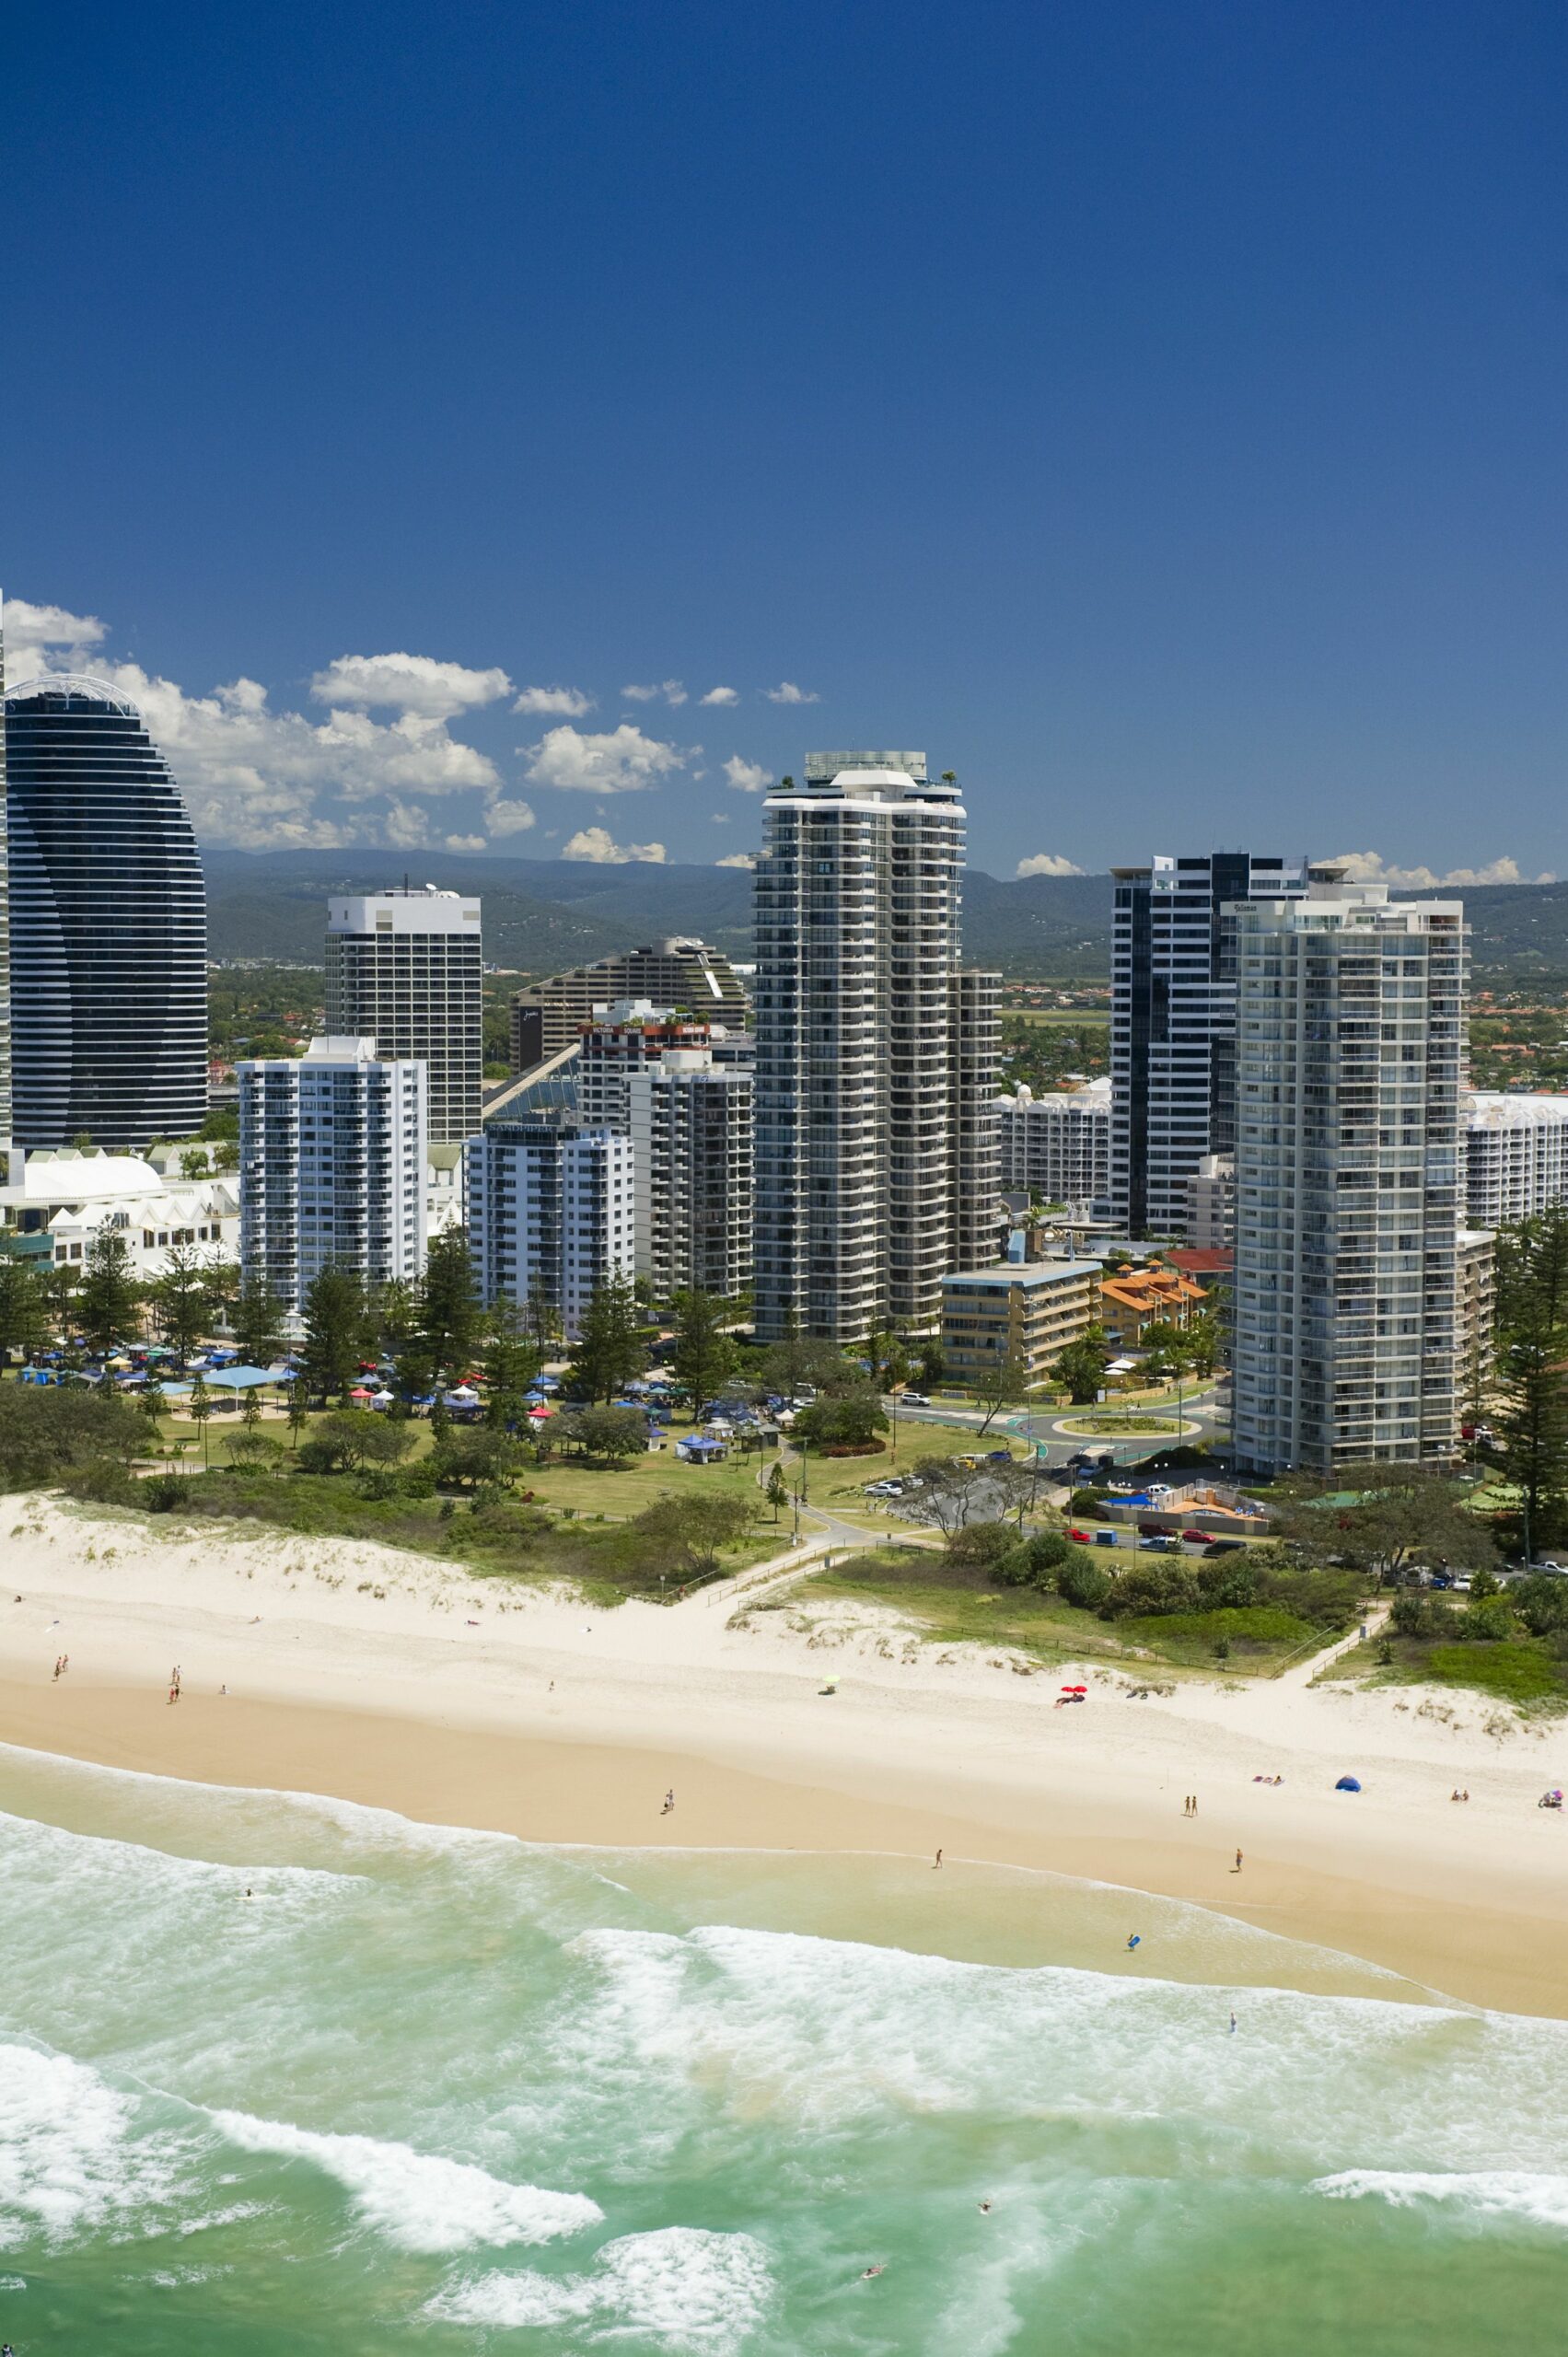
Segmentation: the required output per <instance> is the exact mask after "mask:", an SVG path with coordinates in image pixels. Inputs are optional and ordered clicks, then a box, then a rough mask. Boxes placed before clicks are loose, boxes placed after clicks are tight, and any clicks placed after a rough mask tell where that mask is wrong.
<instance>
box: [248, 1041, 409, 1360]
mask: <svg viewBox="0 0 1568 2357" xmlns="http://www.w3.org/2000/svg"><path fill="white" fill-rule="evenodd" d="M236 1074H237V1077H238V1084H239V1167H240V1182H239V1190H240V1260H241V1264H242V1266H243V1268H244V1270H245V1271H246V1274H247V1275H248V1276H250V1275H257V1276H260V1277H261V1278H262V1279H263V1280H264V1281H265V1283H267V1284H268V1285H269V1286H270V1287H271V1288H272V1291H273V1295H275V1297H276V1298H277V1300H278V1301H279V1302H281V1303H282V1304H283V1306H285V1309H286V1310H288V1311H290V1312H292V1313H294V1314H296V1315H297V1314H298V1313H299V1312H301V1311H302V1310H303V1309H304V1306H305V1297H306V1295H307V1294H308V1291H309V1289H310V1285H311V1283H312V1280H313V1279H314V1278H316V1277H317V1276H318V1275H319V1273H320V1271H322V1270H323V1269H324V1268H326V1267H328V1266H329V1265H331V1266H332V1267H335V1268H340V1269H344V1270H347V1271H352V1272H353V1274H354V1275H355V1276H357V1277H358V1278H359V1279H360V1281H361V1282H362V1283H364V1284H366V1285H367V1286H374V1285H379V1284H385V1283H389V1281H391V1280H392V1279H394V1278H398V1279H404V1280H408V1281H412V1279H414V1278H415V1277H417V1276H419V1275H420V1274H421V1272H422V1271H423V1270H424V1248H425V1240H426V1216H427V1214H426V1210H425V1202H426V1185H427V1172H426V1167H425V1147H426V1133H425V1075H424V1064H423V1063H421V1062H418V1061H416V1060H415V1059H413V1058H412V1057H389V1056H378V1055H377V1052H376V1042H375V1040H374V1039H339V1038H337V1037H335V1036H333V1035H332V1034H330V1033H329V1034H327V1035H325V1036H323V1037H320V1038H318V1039H312V1040H311V1042H310V1044H309V1046H308V1048H307V1050H306V1051H305V1053H304V1055H302V1056H297V1057H296V1056H261V1057H257V1058H255V1059H254V1060H252V1061H249V1062H244V1063H241V1064H238V1065H237V1066H236Z"/></svg>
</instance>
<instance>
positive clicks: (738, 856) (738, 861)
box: [714, 851, 757, 867]
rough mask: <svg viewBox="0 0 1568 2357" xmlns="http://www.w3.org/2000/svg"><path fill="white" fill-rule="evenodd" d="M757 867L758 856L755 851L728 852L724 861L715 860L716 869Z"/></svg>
mask: <svg viewBox="0 0 1568 2357" xmlns="http://www.w3.org/2000/svg"><path fill="white" fill-rule="evenodd" d="M756 865H757V854H756V853H755V852H754V851H730V852H726V853H725V855H724V857H723V858H722V859H715V860H714V866H715V867H755V866H756Z"/></svg>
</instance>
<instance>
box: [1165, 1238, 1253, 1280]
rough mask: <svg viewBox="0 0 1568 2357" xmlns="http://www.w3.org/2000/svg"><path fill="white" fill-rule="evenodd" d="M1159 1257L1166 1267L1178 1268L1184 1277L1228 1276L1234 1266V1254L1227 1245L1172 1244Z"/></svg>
mask: <svg viewBox="0 0 1568 2357" xmlns="http://www.w3.org/2000/svg"><path fill="white" fill-rule="evenodd" d="M1160 1259H1161V1260H1164V1261H1165V1262H1166V1264H1167V1267H1169V1268H1172V1269H1179V1270H1180V1271H1181V1274H1182V1275H1183V1276H1184V1277H1228V1276H1229V1275H1230V1273H1231V1271H1232V1270H1233V1269H1234V1268H1235V1266H1236V1254H1235V1253H1234V1252H1233V1251H1232V1250H1231V1248H1230V1247H1229V1246H1228V1245H1225V1246H1223V1247H1221V1246H1219V1245H1214V1246H1209V1245H1197V1244H1173V1245H1172V1246H1171V1248H1170V1249H1169V1251H1168V1252H1162V1253H1161V1254H1160Z"/></svg>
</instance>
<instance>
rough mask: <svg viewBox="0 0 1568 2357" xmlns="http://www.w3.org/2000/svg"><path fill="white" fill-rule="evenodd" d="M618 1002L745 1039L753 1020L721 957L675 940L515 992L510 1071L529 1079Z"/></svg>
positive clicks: (679, 937) (702, 945) (741, 987)
mask: <svg viewBox="0 0 1568 2357" xmlns="http://www.w3.org/2000/svg"><path fill="white" fill-rule="evenodd" d="M620 999H648V1000H651V1001H652V1003H653V1004H655V1005H656V1006H665V1007H670V1008H672V1009H675V1010H677V1011H678V1012H679V1014H680V1015H682V1016H686V1017H687V1018H688V1019H690V1020H691V1021H694V1022H703V1021H708V1022H715V1023H723V1024H724V1025H725V1026H726V1028H729V1029H732V1030H737V1031H744V1030H745V1029H746V1028H747V1026H748V1024H749V1021H750V1016H751V1004H750V1001H749V998H748V997H747V994H746V987H745V984H744V983H743V982H742V981H741V980H740V978H739V976H738V974H737V973H736V971H735V969H734V967H733V966H732V965H731V964H730V962H729V959H728V958H726V956H725V954H724V951H723V950H722V949H714V948H713V947H712V946H710V944H709V943H707V942H705V941H698V940H696V939H694V938H693V937H692V936H691V935H686V934H672V935H669V936H668V938H667V939H665V940H663V941H654V942H649V943H648V944H647V945H646V946H645V947H644V948H642V949H628V950H625V951H623V952H622V953H621V955H620V956H619V957H615V958H596V959H595V960H594V962H593V964H591V965H588V966H574V967H573V968H572V969H571V970H570V972H568V973H564V974H552V975H551V976H550V978H549V980H548V981H542V982H530V983H529V984H528V988H527V989H526V990H521V991H518V992H517V993H516V994H515V996H514V998H513V1000H512V1012H511V1063H512V1070H513V1071H514V1072H515V1073H526V1072H531V1071H532V1070H533V1068H534V1066H535V1065H536V1064H539V1063H542V1062H544V1061H545V1060H546V1058H547V1057H550V1056H556V1055H559V1054H560V1052H561V1051H562V1049H563V1048H569V1047H570V1046H571V1045H572V1043H573V1041H574V1040H575V1039H576V1037H577V1035H578V1033H579V1032H580V1031H581V1030H583V1029H584V1028H585V1027H586V1026H587V1024H590V1023H591V1022H592V1021H593V1019H594V1016H595V1014H596V1013H597V1011H598V1008H600V1007H601V1006H609V1005H613V1004H615V1002H616V1001H617V1000H620Z"/></svg>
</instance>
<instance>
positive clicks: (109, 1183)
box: [0, 1145, 239, 1279]
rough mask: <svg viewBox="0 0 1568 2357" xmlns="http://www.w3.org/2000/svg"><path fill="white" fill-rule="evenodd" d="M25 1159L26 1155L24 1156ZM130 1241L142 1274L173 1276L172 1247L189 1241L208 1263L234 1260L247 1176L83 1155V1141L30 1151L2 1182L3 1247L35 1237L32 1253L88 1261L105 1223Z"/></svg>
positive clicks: (119, 1156) (130, 1254)
mask: <svg viewBox="0 0 1568 2357" xmlns="http://www.w3.org/2000/svg"><path fill="white" fill-rule="evenodd" d="M18 1160H19V1157H18ZM104 1226H108V1227H111V1228H113V1229H115V1230H116V1231H117V1232H118V1233H119V1234H120V1235H121V1236H122V1237H123V1238H124V1240H125V1248H126V1253H127V1257H128V1260H129V1262H130V1265H131V1267H132V1268H133V1269H134V1271H135V1273H136V1275H137V1276H138V1277H142V1278H148V1279H151V1278H155V1277H161V1276H164V1275H167V1273H168V1255H169V1252H170V1250H171V1249H173V1248H177V1247H180V1246H187V1247H190V1248H192V1249H193V1250H194V1251H195V1252H196V1254H197V1256H198V1257H199V1258H200V1259H201V1260H214V1259H216V1260H227V1261H232V1260H234V1259H235V1257H236V1255H237V1253H238V1248H239V1180H238V1177H237V1176H234V1175H232V1174H225V1175H222V1176H218V1177H214V1176H211V1175H208V1176H204V1177H200V1178H191V1179H187V1178H185V1177H184V1176H182V1174H181V1173H180V1170H179V1168H178V1166H174V1167H168V1168H166V1169H159V1168H157V1167H155V1166H154V1165H153V1164H152V1163H151V1162H148V1161H145V1160H144V1159H143V1157H142V1156H141V1155H129V1154H83V1153H80V1152H78V1150H77V1149H76V1148H75V1146H68V1145H66V1146H60V1147H58V1148H54V1149H52V1148H50V1147H43V1148H41V1150H40V1151H39V1152H38V1153H37V1154H29V1155H28V1157H27V1161H26V1165H25V1167H20V1168H18V1169H17V1171H16V1172H15V1173H14V1175H13V1177H12V1179H11V1183H10V1184H9V1185H8V1186H4V1187H0V1245H4V1243H5V1241H6V1239H7V1238H10V1237H29V1238H31V1239H35V1241H34V1243H33V1244H32V1245H31V1246H30V1247H29V1258H36V1259H37V1260H40V1261H48V1260H53V1261H54V1262H55V1263H56V1265H58V1266H64V1264H66V1263H67V1262H69V1263H73V1264H74V1263H76V1262H79V1261H84V1260H86V1259H87V1248H88V1247H89V1246H90V1244H91V1242H92V1238H93V1237H94V1236H95V1235H96V1234H97V1232H98V1230H99V1228H100V1227H104Z"/></svg>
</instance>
